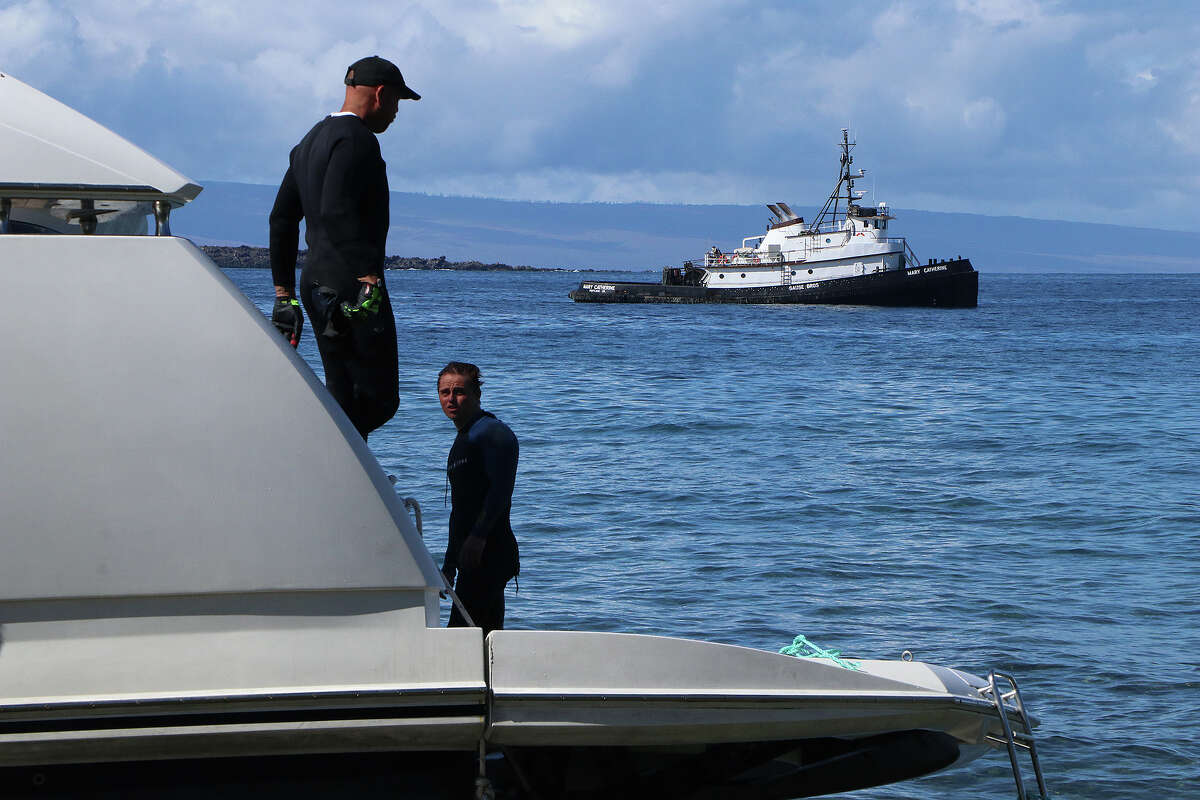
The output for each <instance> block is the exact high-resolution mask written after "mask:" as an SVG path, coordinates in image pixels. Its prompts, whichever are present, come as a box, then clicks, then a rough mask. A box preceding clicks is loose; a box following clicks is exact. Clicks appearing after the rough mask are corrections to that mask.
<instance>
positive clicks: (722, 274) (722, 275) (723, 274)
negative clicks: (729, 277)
mask: <svg viewBox="0 0 1200 800" xmlns="http://www.w3.org/2000/svg"><path fill="white" fill-rule="evenodd" d="M717 277H718V278H724V277H725V273H724V272H722V273H721V274H720V275H718V276H717Z"/></svg>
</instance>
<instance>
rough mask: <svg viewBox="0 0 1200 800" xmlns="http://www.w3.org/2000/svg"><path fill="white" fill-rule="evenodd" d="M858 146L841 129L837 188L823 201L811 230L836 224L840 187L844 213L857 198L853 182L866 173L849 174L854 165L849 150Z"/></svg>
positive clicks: (848, 131)
mask: <svg viewBox="0 0 1200 800" xmlns="http://www.w3.org/2000/svg"><path fill="white" fill-rule="evenodd" d="M856 144H858V143H857V142H852V141H850V130H849V129H848V128H842V143H841V148H842V158H841V172H840V173H839V174H838V182H837V186H835V187H833V191H832V192H831V193H830V195H829V199H828V200H826V201H825V205H824V206H822V208H821V212H820V213H819V214H817V218H816V220H815V221H814V222H813V230H819V229H820V227H821V223H822V222H826V221H828V222H831V223H832V222H837V218H838V206H839V204H840V201H841V199H842V185H843V184H845V186H846V213H847V214H849V212H850V205H851V204H852V203H853V202H854V201H855V200H857V199H858V198H857V197H855V196H854V182H855V181H856V180H858V179H859V178H861V177H863V176H864V175H865V174H866V173H865V172H863V171H862V170H861V169H860V170H859V171H858V174H857V175H852V174H851V173H850V165H851V164H853V163H854V156H852V155H850V150H851V149H852V148H853V147H854V146H855V145H856Z"/></svg>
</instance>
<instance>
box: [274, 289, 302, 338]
mask: <svg viewBox="0 0 1200 800" xmlns="http://www.w3.org/2000/svg"><path fill="white" fill-rule="evenodd" d="M271 324H272V325H274V326H275V327H276V328H277V329H278V330H279V332H280V333H282V334H283V336H284V338H285V339H287V340H288V342H289V343H290V344H291V345H292V347H295V346H297V345H298V344H300V332H301V331H303V330H304V313H303V312H302V311H301V310H300V301H299V300H297V299H296V298H294V297H276V298H275V307H274V308H272V309H271Z"/></svg>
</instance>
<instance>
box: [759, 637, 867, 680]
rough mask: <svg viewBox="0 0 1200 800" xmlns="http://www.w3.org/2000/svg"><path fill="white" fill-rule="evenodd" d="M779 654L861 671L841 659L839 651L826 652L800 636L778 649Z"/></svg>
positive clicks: (859, 668)
mask: <svg viewBox="0 0 1200 800" xmlns="http://www.w3.org/2000/svg"><path fill="white" fill-rule="evenodd" d="M779 652H780V653H782V654H783V655H785V656H794V657H796V658H824V659H828V660H829V661H832V662H833V663H835V664H837V665H838V666H839V667H843V668H845V669H852V670H855V671H859V672H861V671H862V667H860V666H859V665H858V664H851V663H850V662H849V661H847V660H845V659H844V658H841V657H840V656H841V655H842V653H841V651H840V650H826V649H825V648H823V647H820V646H819V645H815V644H813V643H812V642H810V641H809V640H808V639H806V638H804V635H803V634H801V635H799V636H797V637H796V638H795V639H793V640H792V643H791V644H790V645H788V646H787V647H781V648H779Z"/></svg>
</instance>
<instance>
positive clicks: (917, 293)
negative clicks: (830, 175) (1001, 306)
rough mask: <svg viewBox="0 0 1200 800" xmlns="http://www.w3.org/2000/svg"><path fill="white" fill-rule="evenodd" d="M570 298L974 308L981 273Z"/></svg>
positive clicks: (630, 287)
mask: <svg viewBox="0 0 1200 800" xmlns="http://www.w3.org/2000/svg"><path fill="white" fill-rule="evenodd" d="M569 297H570V298H571V299H572V300H574V301H575V302H577V303H764V304H766V303H809V304H842V305H868V306H936V307H941V308H975V307H976V306H977V305H978V302H979V273H978V272H976V271H975V268H974V267H972V266H971V261H970V259H966V258H963V259H956V260H953V261H946V262H943V263H940V264H929V265H925V266H920V267H913V268H911V269H901V270H888V271H886V272H877V273H872V274H869V275H858V276H854V277H850V278H835V279H832V280H825V281H817V282H804V281H798V282H796V283H793V284H790V285H786V286H785V285H774V286H755V287H737V288H719V289H717V288H709V287H707V286H681V285H677V284H667V283H636V282H618V281H583V282H581V283H580V284H579V287H578V288H577V289H575V290H574V291H572V292H571V293H570V295H569Z"/></svg>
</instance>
